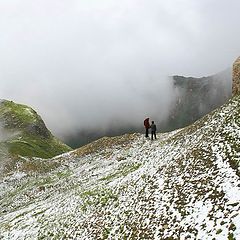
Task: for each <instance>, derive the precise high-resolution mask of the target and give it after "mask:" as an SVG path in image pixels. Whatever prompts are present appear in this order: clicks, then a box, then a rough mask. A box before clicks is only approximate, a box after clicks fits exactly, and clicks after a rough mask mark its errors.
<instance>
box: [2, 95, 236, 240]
mask: <svg viewBox="0 0 240 240" xmlns="http://www.w3.org/2000/svg"><path fill="white" fill-rule="evenodd" d="M239 105H240V103H239V99H238V98H236V99H234V100H232V101H231V102H230V103H229V104H228V105H226V106H224V107H222V108H221V109H219V110H217V111H215V112H214V113H212V114H210V115H208V116H206V117H204V118H203V119H201V120H199V121H198V122H196V123H195V124H193V125H191V126H189V127H187V128H184V129H180V130H177V131H174V132H171V133H164V134H158V135H157V140H156V141H150V140H148V139H145V138H144V137H143V135H141V134H128V135H124V136H119V137H113V138H103V139H100V140H98V141H96V142H93V143H91V144H89V145H87V146H84V147H82V148H80V149H78V150H75V151H71V152H69V153H67V154H63V155H60V156H58V157H55V158H53V159H48V160H44V159H35V160H32V161H35V162H36V161H38V162H39V166H41V167H40V169H41V170H36V169H28V171H27V170H25V171H22V172H21V171H20V169H21V163H19V167H18V169H19V170H18V171H17V172H13V173H12V174H9V175H8V176H6V177H5V178H4V179H3V180H2V182H1V184H0V192H1V195H0V196H1V198H0V206H1V211H0V239H11V240H12V239H19V240H20V239H87V240H89V239H182V240H185V239H199V240H200V239H201V240H202V239H204V240H208V239H209V240H210V239H211V240H212V239H240V216H239V210H240V180H239V165H238V164H239V156H240V152H239V135H240V120H239V117H238V116H239V110H240V107H239ZM23 160H24V159H23ZM23 160H22V161H23ZM25 160H26V159H25ZM48 166H49V167H48Z"/></svg>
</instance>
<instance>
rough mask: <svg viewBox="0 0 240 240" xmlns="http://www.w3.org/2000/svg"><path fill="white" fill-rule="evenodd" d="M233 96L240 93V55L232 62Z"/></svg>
mask: <svg viewBox="0 0 240 240" xmlns="http://www.w3.org/2000/svg"><path fill="white" fill-rule="evenodd" d="M232 84H233V85H232V94H233V96H234V95H236V94H239V93H240V57H238V58H237V60H236V61H235V62H234V63H233V83H232Z"/></svg>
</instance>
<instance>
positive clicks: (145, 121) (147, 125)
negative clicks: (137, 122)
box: [143, 118, 150, 128]
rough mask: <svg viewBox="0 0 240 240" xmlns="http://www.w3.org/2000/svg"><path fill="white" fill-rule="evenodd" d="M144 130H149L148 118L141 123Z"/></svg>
mask: <svg viewBox="0 0 240 240" xmlns="http://www.w3.org/2000/svg"><path fill="white" fill-rule="evenodd" d="M143 124H144V127H145V128H150V123H149V118H146V119H145V120H144V122H143Z"/></svg>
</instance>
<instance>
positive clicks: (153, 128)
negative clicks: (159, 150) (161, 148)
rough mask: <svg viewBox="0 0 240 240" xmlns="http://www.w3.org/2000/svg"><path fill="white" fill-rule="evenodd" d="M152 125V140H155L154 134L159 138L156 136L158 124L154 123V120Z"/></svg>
mask: <svg viewBox="0 0 240 240" xmlns="http://www.w3.org/2000/svg"><path fill="white" fill-rule="evenodd" d="M150 127H151V140H153V136H154V138H155V139H157V137H156V131H157V126H156V124H155V123H154V121H152V124H151V126H150Z"/></svg>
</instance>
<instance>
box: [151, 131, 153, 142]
mask: <svg viewBox="0 0 240 240" xmlns="http://www.w3.org/2000/svg"><path fill="white" fill-rule="evenodd" d="M151 140H153V132H151Z"/></svg>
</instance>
